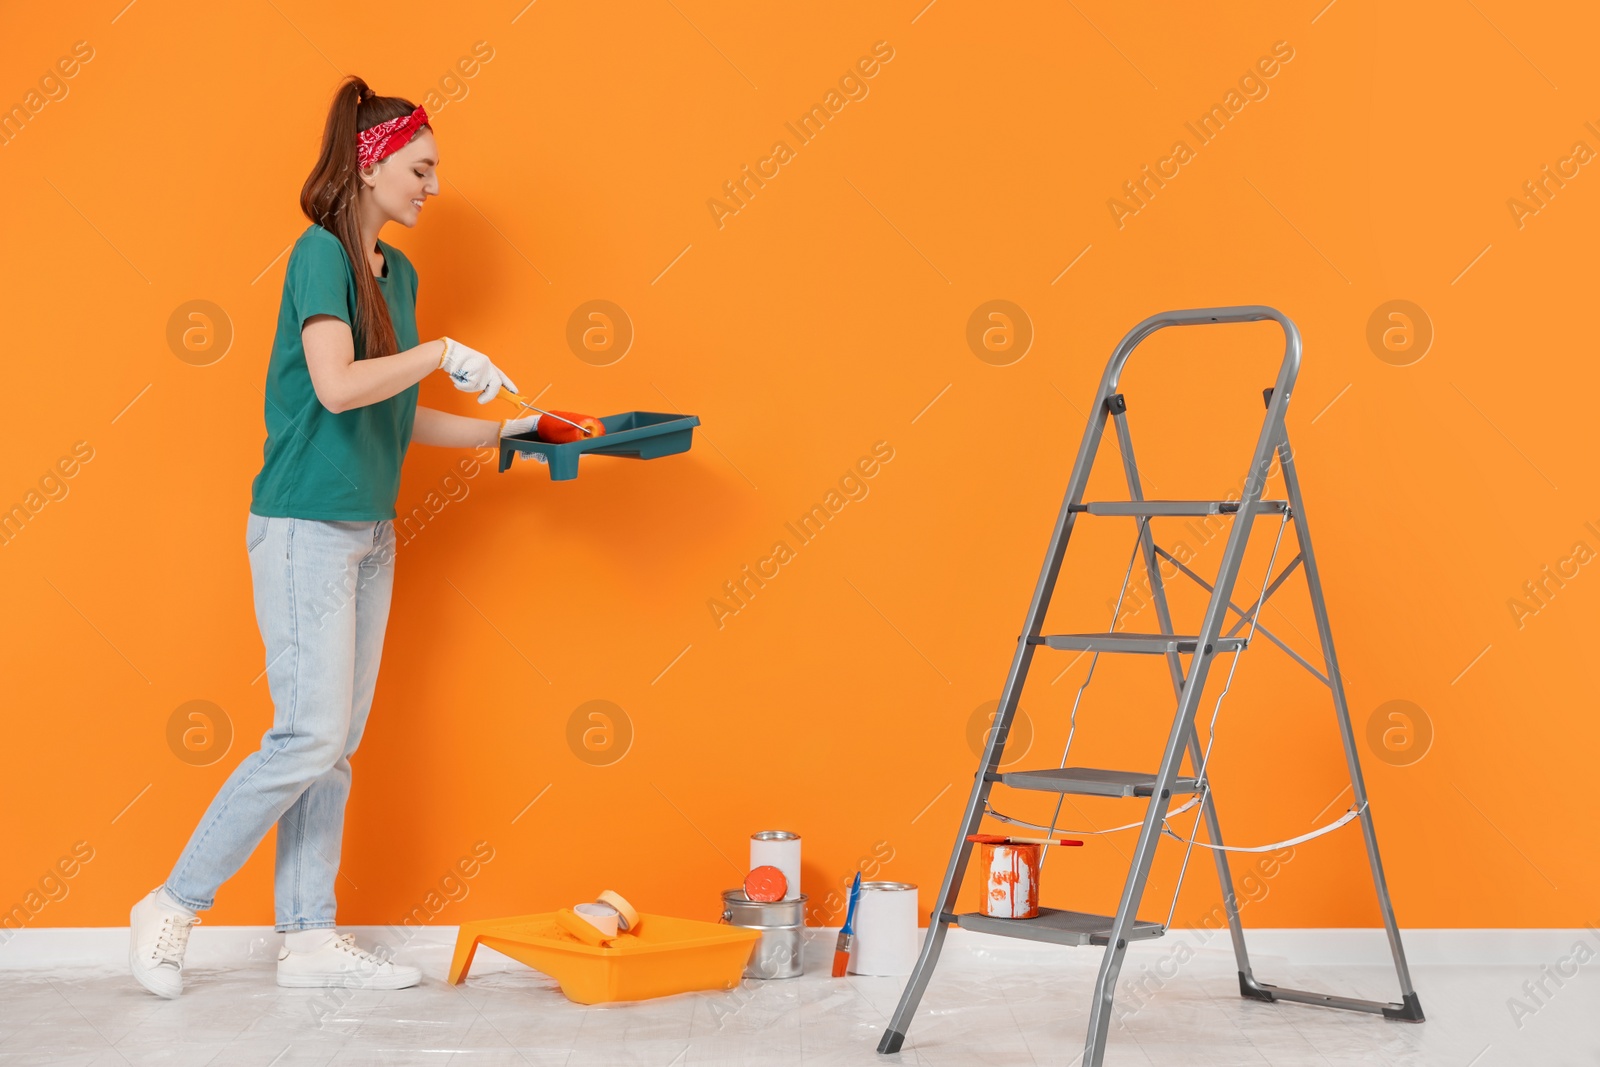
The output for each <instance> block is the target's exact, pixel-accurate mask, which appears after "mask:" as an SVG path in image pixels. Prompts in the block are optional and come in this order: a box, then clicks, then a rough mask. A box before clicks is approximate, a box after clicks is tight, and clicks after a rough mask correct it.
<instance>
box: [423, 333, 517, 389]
mask: <svg viewBox="0 0 1600 1067" xmlns="http://www.w3.org/2000/svg"><path fill="white" fill-rule="evenodd" d="M439 368H440V369H441V370H443V371H444V372H445V373H446V374H448V375H450V380H451V381H452V382H453V383H455V387H456V388H457V389H460V390H461V391H462V392H463V393H477V394H478V403H480V404H487V403H488V402H489V401H491V400H493V399H494V398H495V396H496V395H497V394H498V393H499V392H500V390H501V389H505V390H507V391H508V392H512V393H515V392H516V391H517V387H516V386H515V385H513V384H512V383H511V379H510V378H507V377H506V375H505V372H504V371H502V370H501V369H500V368H499V367H496V366H495V365H494V364H493V363H491V362H490V361H489V357H488V356H486V355H484V354H483V353H482V352H479V351H477V350H475V349H471V348H468V347H467V346H466V345H464V344H462V343H461V342H460V341H457V340H456V339H455V338H453V337H446V338H445V339H444V355H443V356H441V357H440V359H439Z"/></svg>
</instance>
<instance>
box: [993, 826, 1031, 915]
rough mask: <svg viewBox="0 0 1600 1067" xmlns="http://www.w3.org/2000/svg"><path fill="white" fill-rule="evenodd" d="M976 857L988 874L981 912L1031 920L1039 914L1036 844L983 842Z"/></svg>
mask: <svg viewBox="0 0 1600 1067" xmlns="http://www.w3.org/2000/svg"><path fill="white" fill-rule="evenodd" d="M978 848H979V850H980V851H979V853H978V859H979V862H980V863H981V864H982V867H983V870H984V872H985V874H986V875H987V877H988V885H987V888H986V889H985V892H984V895H983V913H984V914H985V915H988V916H990V917H991V918H995V919H1032V918H1034V917H1035V916H1037V915H1038V914H1039V849H1040V848H1041V846H1040V845H1037V844H1022V843H1012V842H996V843H992V844H991V843H989V842H984V843H983V844H981V845H979V846H978Z"/></svg>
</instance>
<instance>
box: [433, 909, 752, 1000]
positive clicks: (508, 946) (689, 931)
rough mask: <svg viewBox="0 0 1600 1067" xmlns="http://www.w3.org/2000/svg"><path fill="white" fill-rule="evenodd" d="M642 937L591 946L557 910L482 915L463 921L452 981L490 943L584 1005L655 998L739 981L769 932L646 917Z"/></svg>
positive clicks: (624, 937) (460, 976)
mask: <svg viewBox="0 0 1600 1067" xmlns="http://www.w3.org/2000/svg"><path fill="white" fill-rule="evenodd" d="M639 918H640V923H639V932H638V933H637V934H622V935H619V936H618V937H617V939H616V940H615V941H613V942H611V944H610V945H609V946H607V947H603V948H602V947H597V946H592V945H585V944H582V943H581V942H579V941H578V940H577V939H576V938H573V937H571V936H569V935H568V934H565V933H563V932H562V931H561V928H560V927H558V926H557V925H556V919H555V913H554V912H547V913H544V914H541V915H518V916H514V917H512V918H509V919H482V920H480V921H478V922H468V923H462V924H461V932H460V933H459V934H457V935H456V952H455V957H454V958H453V959H452V960H451V961H450V984H451V985H456V984H458V983H460V981H461V980H462V979H463V978H465V977H466V974H467V969H468V968H469V967H471V966H472V955H473V953H474V952H475V951H477V948H478V946H479V945H488V946H489V947H490V948H492V949H494V950H495V951H496V952H503V953H505V954H506V955H507V956H510V957H511V958H512V959H514V960H517V961H519V962H521V963H526V964H527V965H528V966H529V967H532V968H533V969H534V970H536V971H542V972H544V973H545V974H547V975H549V976H550V977H551V978H554V979H555V980H556V981H557V982H560V983H561V992H562V993H564V994H566V997H567V999H568V1000H573V1001H576V1002H577V1003H579V1004H607V1003H610V1002H612V1001H617V1000H649V999H650V998H652V997H667V996H671V995H672V994H674V993H690V992H694V991H696V990H701V989H732V988H733V987H734V986H736V985H738V984H739V979H740V978H741V977H742V976H743V974H744V967H745V964H746V963H747V962H749V960H750V953H751V951H752V950H753V949H754V948H755V943H756V942H757V941H759V940H760V939H761V931H759V930H747V929H745V928H743V927H739V926H726V925H724V924H722V923H708V922H702V921H700V920H698V919H676V918H673V917H672V916H670V915H641V916H640V917H639Z"/></svg>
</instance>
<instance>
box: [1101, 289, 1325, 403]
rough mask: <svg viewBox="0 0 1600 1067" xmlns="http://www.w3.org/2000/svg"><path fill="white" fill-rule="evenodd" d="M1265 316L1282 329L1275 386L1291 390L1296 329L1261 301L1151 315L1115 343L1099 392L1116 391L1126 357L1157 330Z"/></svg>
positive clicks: (1297, 354)
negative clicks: (1281, 353)
mask: <svg viewBox="0 0 1600 1067" xmlns="http://www.w3.org/2000/svg"><path fill="white" fill-rule="evenodd" d="M1265 319H1271V320H1272V321H1273V322H1276V323H1277V324H1278V325H1279V327H1281V328H1282V329H1283V339H1284V347H1283V365H1282V366H1281V367H1280V368H1279V371H1278V382H1277V386H1276V388H1278V389H1284V390H1287V389H1292V388H1293V387H1294V383H1295V379H1296V378H1297V377H1299V375H1300V330H1299V328H1298V327H1296V326H1295V324H1294V323H1293V322H1292V321H1291V320H1290V319H1289V316H1287V315H1285V314H1284V313H1283V312H1281V311H1279V310H1278V309H1277V308H1272V307H1267V306H1266V305H1264V304H1241V305H1237V306H1234V307H1217V308H1187V309H1184V310H1181V311H1163V312H1160V313H1159V314H1155V315H1151V316H1150V317H1149V318H1147V319H1145V320H1144V321H1143V322H1141V323H1139V324H1138V325H1136V326H1135V327H1134V328H1133V329H1131V330H1129V331H1128V332H1127V333H1125V334H1123V335H1122V340H1121V341H1119V342H1118V343H1117V347H1116V349H1115V350H1114V351H1113V352H1112V353H1111V359H1110V360H1109V361H1108V362H1107V363H1106V372H1105V375H1104V377H1102V378H1101V379H1100V395H1102V396H1110V395H1111V394H1112V393H1114V392H1116V391H1117V383H1118V382H1119V381H1121V379H1122V368H1123V365H1124V364H1126V363H1127V362H1128V357H1129V356H1131V355H1133V350H1134V349H1135V348H1138V347H1139V345H1140V344H1141V343H1142V342H1143V341H1144V340H1145V338H1147V337H1149V336H1150V335H1151V334H1153V333H1155V332H1156V331H1157V330H1164V329H1166V328H1167V327H1168V326H1209V325H1211V324H1212V323H1229V322H1261V321H1263V320H1265Z"/></svg>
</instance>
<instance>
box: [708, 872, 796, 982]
mask: <svg viewBox="0 0 1600 1067" xmlns="http://www.w3.org/2000/svg"><path fill="white" fill-rule="evenodd" d="M722 921H723V922H725V923H727V924H728V925H730V926H742V927H744V928H745V929H747V930H760V931H761V940H760V941H757V942H756V947H755V949H754V951H752V952H751V953H750V962H749V963H747V964H745V968H744V976H745V977H746V978H799V977H800V973H801V971H802V970H804V964H803V961H802V959H801V949H802V947H803V945H804V943H805V931H806V896H805V894H804V893H802V894H800V895H799V896H798V897H795V898H794V899H793V900H774V901H771V902H767V901H761V900H751V899H750V898H749V897H747V896H746V895H745V892H744V888H743V887H742V886H741V887H740V888H738V889H724V890H723V891H722Z"/></svg>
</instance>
